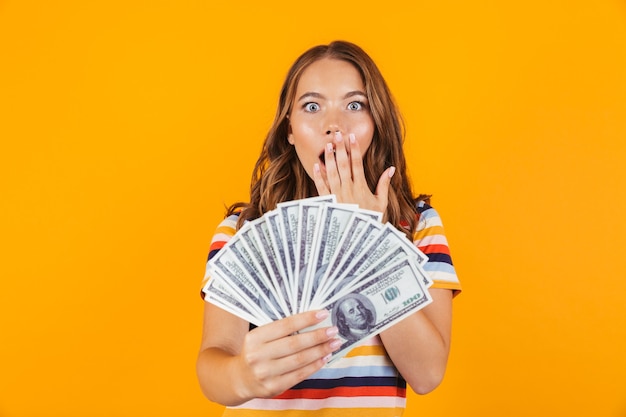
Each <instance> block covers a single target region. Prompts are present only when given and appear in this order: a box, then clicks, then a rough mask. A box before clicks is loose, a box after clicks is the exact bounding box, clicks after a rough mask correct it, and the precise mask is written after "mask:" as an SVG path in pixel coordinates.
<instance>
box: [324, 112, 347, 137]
mask: <svg viewBox="0 0 626 417" xmlns="http://www.w3.org/2000/svg"><path fill="white" fill-rule="evenodd" d="M344 128H345V126H344V122H343V121H342V118H341V114H340V112H338V111H329V112H328V115H327V117H326V120H324V132H325V133H326V135H327V136H329V135H334V134H335V132H341V133H344Z"/></svg>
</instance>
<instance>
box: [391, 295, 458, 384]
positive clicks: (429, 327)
mask: <svg viewBox="0 0 626 417" xmlns="http://www.w3.org/2000/svg"><path fill="white" fill-rule="evenodd" d="M430 294H431V295H432V297H433V302H432V303H431V304H430V305H428V306H426V307H425V308H423V309H422V310H420V311H418V312H416V313H415V314H413V315H411V316H409V317H407V318H406V319H404V320H402V321H401V322H399V323H397V324H396V325H394V326H392V327H391V328H389V329H387V330H385V331H384V332H382V333H381V334H380V337H381V339H382V341H383V344H384V345H385V349H386V350H387V353H388V355H389V357H390V358H391V360H392V361H393V363H394V365H395V366H396V368H398V371H399V372H400V374H401V375H402V376H403V378H404V379H405V380H406V381H407V382H408V384H409V385H410V386H411V388H413V390H414V391H415V392H416V393H418V394H427V393H428V392H430V391H432V390H434V389H435V388H436V387H437V386H438V385H439V384H440V383H441V381H442V379H443V375H444V373H445V370H446V364H447V362H448V353H449V351H450V335H451V327H452V291H450V290H446V289H431V290H430Z"/></svg>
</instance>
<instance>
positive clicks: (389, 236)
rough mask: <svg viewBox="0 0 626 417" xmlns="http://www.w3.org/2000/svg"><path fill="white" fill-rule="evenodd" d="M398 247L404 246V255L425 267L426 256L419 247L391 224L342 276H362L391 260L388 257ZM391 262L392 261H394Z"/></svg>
mask: <svg viewBox="0 0 626 417" xmlns="http://www.w3.org/2000/svg"><path fill="white" fill-rule="evenodd" d="M397 246H402V248H403V249H404V253H406V254H407V255H408V256H410V257H413V258H414V259H415V261H416V262H417V263H418V264H420V265H423V264H424V263H426V261H427V258H426V255H424V254H423V253H422V251H420V250H419V249H417V247H415V245H413V243H412V242H410V241H409V240H408V239H407V237H406V235H405V234H404V233H402V232H400V231H399V230H398V229H396V228H395V227H394V226H393V225H392V224H391V223H387V224H385V225H384V226H383V228H382V229H381V230H380V232H379V233H378V234H377V235H376V236H375V237H374V238H373V239H372V241H371V242H370V243H369V244H368V245H367V247H365V248H364V249H363V250H362V251H361V253H359V254H358V256H357V257H356V258H354V259H353V260H352V261H351V263H350V264H349V265H348V266H347V268H345V269H344V271H343V272H342V276H345V277H356V276H359V275H361V274H362V273H363V272H365V271H366V270H367V269H369V268H370V267H371V266H372V265H373V264H375V263H379V262H381V261H382V260H383V258H384V259H389V258H388V256H387V255H388V253H389V252H391V251H393V250H394V248H395V247H397ZM389 260H391V261H392V260H393V259H389Z"/></svg>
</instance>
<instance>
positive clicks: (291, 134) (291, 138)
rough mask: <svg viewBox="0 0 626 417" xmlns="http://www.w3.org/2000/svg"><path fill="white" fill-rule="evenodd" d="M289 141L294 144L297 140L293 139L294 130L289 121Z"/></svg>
mask: <svg viewBox="0 0 626 417" xmlns="http://www.w3.org/2000/svg"><path fill="white" fill-rule="evenodd" d="M287 141H288V142H289V143H290V144H292V145H293V144H294V143H295V140H294V139H293V132H292V130H291V123H289V126H288V127H287Z"/></svg>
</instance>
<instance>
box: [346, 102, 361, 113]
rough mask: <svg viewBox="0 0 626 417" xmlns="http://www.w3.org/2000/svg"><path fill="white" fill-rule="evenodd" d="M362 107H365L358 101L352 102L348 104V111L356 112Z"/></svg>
mask: <svg viewBox="0 0 626 417" xmlns="http://www.w3.org/2000/svg"><path fill="white" fill-rule="evenodd" d="M363 107H365V105H364V104H363V103H361V102H360V101H353V102H351V103H350V104H348V110H353V111H357V110H361V109H363Z"/></svg>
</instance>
